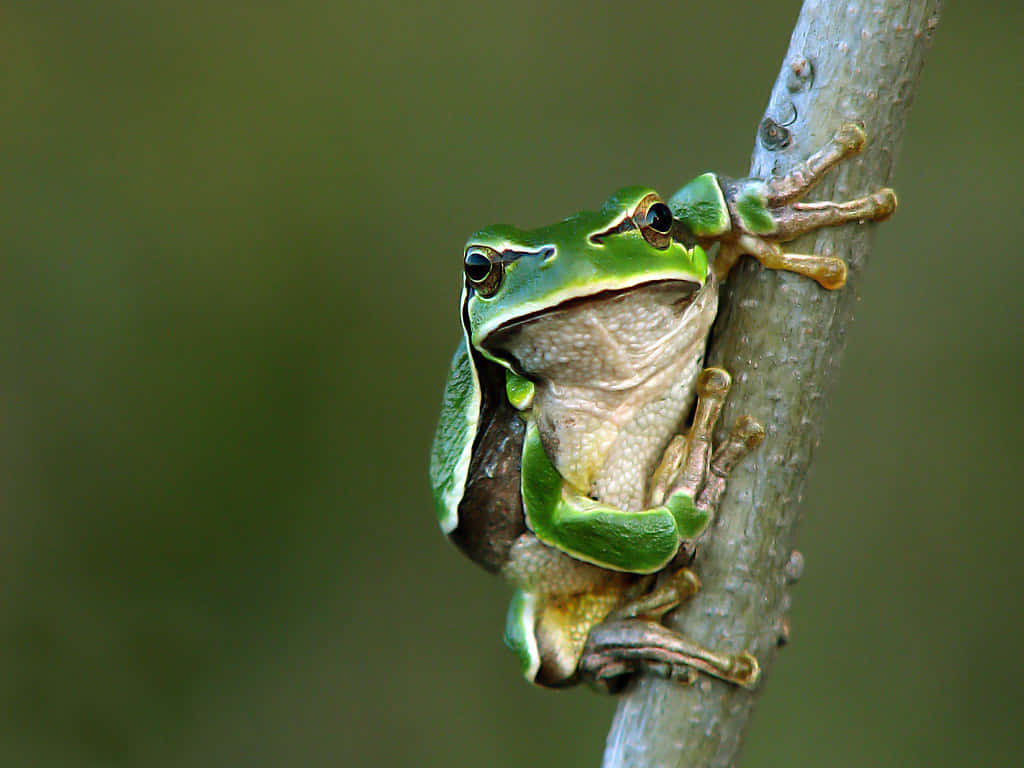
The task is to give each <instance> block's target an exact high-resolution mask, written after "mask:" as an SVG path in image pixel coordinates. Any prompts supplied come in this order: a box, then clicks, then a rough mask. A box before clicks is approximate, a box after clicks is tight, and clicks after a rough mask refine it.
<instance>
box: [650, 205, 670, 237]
mask: <svg viewBox="0 0 1024 768" xmlns="http://www.w3.org/2000/svg"><path fill="white" fill-rule="evenodd" d="M644 226H647V227H650V228H651V229H653V230H654V231H655V232H657V233H658V234H661V235H667V234H668V233H669V232H671V231H672V211H671V210H670V209H669V207H668V206H667V205H665V204H664V203H655V204H654V205H652V206H651V207H650V208H648V209H647V215H646V216H645V217H644Z"/></svg>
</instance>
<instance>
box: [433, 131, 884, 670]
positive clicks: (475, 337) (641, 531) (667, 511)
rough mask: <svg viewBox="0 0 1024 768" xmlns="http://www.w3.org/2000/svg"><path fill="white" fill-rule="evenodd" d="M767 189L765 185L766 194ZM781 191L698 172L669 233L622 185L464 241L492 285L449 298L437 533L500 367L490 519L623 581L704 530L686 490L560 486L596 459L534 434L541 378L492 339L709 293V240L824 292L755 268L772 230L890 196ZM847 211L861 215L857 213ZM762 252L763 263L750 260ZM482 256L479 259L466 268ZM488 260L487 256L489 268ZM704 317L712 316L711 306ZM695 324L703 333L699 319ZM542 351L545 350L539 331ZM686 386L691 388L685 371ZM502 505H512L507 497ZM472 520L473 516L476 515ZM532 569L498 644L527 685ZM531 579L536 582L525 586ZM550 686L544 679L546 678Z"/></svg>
mask: <svg viewBox="0 0 1024 768" xmlns="http://www.w3.org/2000/svg"><path fill="white" fill-rule="evenodd" d="M843 130H846V131H848V132H850V133H848V134H846V135H844V134H842V133H840V134H837V138H836V139H835V140H834V141H833V145H831V147H830V149H829V151H830V152H831V154H830V155H828V156H827V157H826V151H825V150H823V151H822V152H821V153H819V155H820V156H821V157H824V158H825V159H824V160H821V161H820V162H819V163H818V165H813V162H814V158H811V159H810V160H809V161H808V165H806V166H805V168H804V171H805V174H806V176H807V177H808V179H810V180H809V181H808V182H801V183H802V184H804V186H803V187H801V189H800V190H799V192H800V194H802V192H803V191H805V189H806V187H808V186H810V184H811V183H813V182H814V180H815V179H816V178H817V176H820V174H821V173H823V172H824V170H826V169H827V168H828V167H830V166H831V165H834V164H835V163H836V162H838V160H839V159H841V158H842V157H843V156H845V155H847V154H850V153H852V152H855V151H857V150H858V149H859V148H860V145H861V144H862V143H863V134H861V133H860V132H859V130H857V129H855V128H854V127H848V128H844V129H843ZM816 157H817V156H816ZM781 181H782V182H786V181H787V179H783V180H781ZM772 183H775V184H776V186H775V187H772V186H771V184H772ZM779 189H783V190H784V193H785V194H786V195H788V197H786V199H785V200H784V201H783V202H787V203H788V201H790V200H792V199H794V198H795V197H797V196H798V195H797V194H796V193H795V192H794V191H793V187H792V184H791V186H790V187H785V184H782V185H781V186H780V180H769V181H767V182H765V181H760V180H742V181H738V182H732V181H730V180H723V179H720V178H719V177H717V176H716V175H715V174H711V173H708V174H704V175H702V176H699V177H697V178H696V179H694V180H693V181H691V182H690V183H689V184H687V185H686V186H684V187H683V188H682V189H681V190H680V191H679V192H677V193H676V194H675V195H673V196H672V197H671V198H669V200H667V201H666V203H667V205H668V210H670V212H671V227H670V228H667V227H666V226H665V224H664V218H662V219H660V220H657V222H656V224H657V226H653V225H652V224H651V222H652V219H650V218H649V214H648V212H649V211H653V210H655V209H654V208H653V207H652V206H653V205H654V204H659V205H661V206H662V208H661V209H660V210H661V212H662V214H664V215H667V211H666V209H664V204H663V203H661V201H660V200H659V199H658V198H657V195H656V194H655V193H654V192H653V191H652V190H650V189H647V188H642V187H630V188H627V189H623V190H621V191H619V192H618V193H616V194H614V195H612V196H611V197H610V198H608V200H607V201H605V203H604V204H603V205H602V206H601V208H600V209H599V210H598V211H594V212H589V211H588V212H581V213H578V214H575V215H573V216H571V217H569V218H567V219H565V220H564V221H561V222H559V223H557V224H553V225H551V226H547V227H542V228H539V229H534V230H521V229H516V228H513V227H509V226H492V227H488V228H486V229H483V230H480V231H479V232H477V233H475V234H474V235H473V236H472V237H471V238H470V240H469V242H468V244H467V249H466V253H467V265H469V261H470V256H473V255H478V254H485V255H486V257H487V259H493V260H497V261H500V266H501V273H500V280H499V281H497V282H496V283H495V284H494V285H487V284H485V283H483V282H480V283H477V282H474V279H473V275H472V274H471V272H470V270H469V266H467V275H468V277H467V280H466V283H465V288H464V290H463V294H462V301H461V317H462V321H463V331H464V340H463V344H462V345H460V348H459V350H458V351H457V352H456V355H455V358H454V359H453V361H452V367H451V370H450V372H449V379H448V384H447V387H446V389H445V395H444V400H443V403H442V411H441V415H440V419H439V423H438V428H437V433H436V436H435V440H434V445H433V449H432V452H431V462H430V476H431V484H432V489H433V497H434V503H435V507H436V510H437V515H438V520H439V522H440V525H441V528H442V530H443V531H444V532H445V533H446V534H449V535H453V537H456V536H458V535H459V531H458V530H457V529H459V528H460V523H462V524H465V523H466V522H467V521H466V520H465V519H463V520H461V521H460V512H461V513H462V514H465V511H466V507H465V505H463V506H461V507H460V505H461V504H462V503H463V501H464V499H465V498H466V494H467V487H468V486H469V485H471V484H472V482H473V478H472V477H471V473H472V472H474V471H479V470H474V469H473V467H474V466H477V465H479V458H480V457H479V456H475V455H474V451H475V449H480V448H481V446H482V445H483V443H484V442H485V441H482V440H481V439H480V436H481V433H482V432H483V431H484V430H486V429H492V428H493V426H494V418H492V416H491V413H493V412H494V409H495V405H494V403H493V402H492V401H493V400H494V396H493V395H490V396H485V394H484V392H483V389H484V387H483V386H482V381H484V380H489V381H493V380H494V377H493V374H490V373H488V371H493V370H497V369H495V368H494V366H499V367H500V368H501V369H504V371H505V382H504V387H503V388H502V390H501V394H500V397H502V398H504V400H505V408H506V410H507V412H508V413H510V414H518V416H519V418H521V420H522V422H521V423H523V424H524V425H525V426H524V427H523V428H522V431H521V432H518V433H517V432H516V431H515V429H513V428H512V427H509V429H508V431H507V434H508V435H518V437H517V439H518V441H519V442H517V443H514V444H515V445H516V446H521V453H520V455H519V456H518V462H513V464H515V463H517V464H518V466H517V467H516V469H518V470H519V472H518V474H517V475H515V476H514V477H513V480H514V481H516V482H518V483H519V488H518V491H519V496H521V510H520V509H518V508H513V509H511V511H509V509H505V511H504V512H502V513H501V514H502V515H504V516H505V517H509V516H510V515H515V514H519V515H520V516H522V517H525V525H526V529H528V531H527V534H526V535H527V536H530V535H531V534H532V536H535V537H536V539H539V540H540V542H543V544H544V545H546V546H547V547H549V548H551V549H552V550H554V551H555V552H557V553H563V555H568V556H569V557H568V558H563V559H567V560H570V561H571V562H577V561H578V562H580V563H582V564H591V565H592V566H597V567H598V568H599V569H606V570H607V571H613V572H621V573H625V574H650V573H654V572H657V571H659V570H661V569H663V568H665V566H666V565H668V564H669V563H670V562H671V561H672V559H673V557H674V556H675V555H676V554H677V552H678V550H679V547H680V544H681V542H683V541H685V540H692V539H693V538H694V537H696V536H697V535H698V534H700V533H701V532H702V531H703V530H704V529H705V527H706V526H707V523H708V520H709V510H708V508H707V506H706V505H705V506H703V507H702V506H701V505H700V504H697V503H695V499H694V497H693V496H694V494H693V492H692V489H690V490H686V489H683V488H679V487H670V488H669V489H668V492H667V494H666V495H665V497H664V498H663V499H660V503H658V504H656V505H653V506H650V507H648V508H643V509H623V508H619V507H617V506H614V505H612V504H609V503H604V502H602V501H598V500H596V499H595V498H594V495H595V494H594V493H593V491H592V489H590V488H586V487H582V486H581V485H580V484H579V483H578V482H577V483H574V482H572V477H567V475H571V474H572V473H571V472H570V471H568V470H563V471H560V468H563V467H566V466H570V465H572V466H575V465H579V464H582V465H583V466H585V467H588V466H590V465H593V464H595V462H598V461H600V460H602V458H603V457H598V458H593V457H587V456H583V457H582V458H580V457H579V456H576V455H573V453H572V452H573V451H574V450H577V449H574V448H572V447H566V446H565V445H564V444H562V443H560V442H559V441H558V440H557V439H552V438H551V436H550V434H545V420H544V416H545V413H544V412H538V411H537V405H536V404H535V402H534V388H535V387H534V381H538V382H539V380H538V379H536V377H534V381H531V380H530V379H529V378H527V377H526V376H525V375H523V374H524V371H522V370H518V361H517V360H516V359H515V358H514V356H513V355H511V354H508V353H506V352H505V351H503V348H502V347H501V345H500V344H496V343H494V340H495V339H497V338H499V337H500V336H501V334H503V333H506V334H507V333H508V332H509V329H514V330H516V329H518V328H520V327H523V326H527V325H528V323H530V322H533V320H534V319H535V318H537V317H540V316H544V315H545V314H546V313H555V314H557V312H566V313H567V312H570V311H571V310H567V309H565V308H566V307H572V306H577V305H579V303H580V302H588V301H589V302H594V301H595V300H596V301H601V300H602V299H601V298H600V297H603V296H605V295H607V296H614V295H619V294H622V293H623V292H627V291H630V290H632V289H635V288H637V287H638V286H648V285H651V284H677V285H678V284H688V285H690V286H693V287H695V288H696V289H698V290H699V289H701V288H703V287H704V286H705V284H708V281H709V280H710V281H712V282H711V283H710V284H709V288H710V289H713V288H714V286H715V285H716V283H715V282H714V280H715V276H714V275H713V274H712V270H711V269H710V267H709V264H708V258H707V255H706V251H705V247H706V246H707V245H709V244H711V243H714V242H721V243H722V247H723V253H726V249H731V250H732V251H733V252H746V253H752V254H753V255H755V256H757V258H759V260H761V261H762V263H765V264H766V266H770V267H773V268H783V269H790V270H793V271H798V272H801V273H802V274H806V275H808V276H811V277H814V278H815V279H818V280H819V282H822V284H823V285H826V283H825V282H824V281H823V280H822V279H820V278H819V277H818V276H817V275H816V274H815V273H812V271H810V267H808V266H806V265H805V263H804V261H801V262H800V263H799V264H798V265H797V266H793V265H792V264H790V263H786V264H782V263H767V262H768V261H771V260H772V259H773V258H774V256H775V255H782V254H781V250H780V249H778V247H777V246H776V245H774V244H773V243H769V241H770V240H771V239H772V238H773V236H774V235H775V233H776V232H778V231H779V230H780V228H781V230H782V232H783V234H785V235H786V237H777V238H775V239H777V240H780V241H781V240H784V239H792V237H795V236H797V235H799V234H801V233H802V232H806V231H810V230H812V229H816V228H817V227H819V226H829V225H834V224H838V223H842V222H843V221H852V220H863V219H867V218H872V219H881V218H884V217H885V216H887V215H888V214H889V213H890V212H891V211H892V209H893V207H894V206H895V196H894V195H892V193H891V190H883V191H882V192H881V193H876V196H878V197H877V199H875V197H871V198H862V199H860V200H858V201H852V202H851V203H847V204H841V205H842V206H846V208H844V209H843V210H842V211H841V212H840V213H836V212H835V210H838V209H837V208H836V205H834V204H831V203H826V204H809V205H807V206H803V207H802V208H801V206H800V205H799V204H798V205H794V206H790V207H789V208H788V209H786V210H785V211H783V210H782V209H781V208H780V207H779V205H778V204H777V203H778V199H777V198H773V197H772V195H773V194H774V193H775V192H776V191H777V190H779ZM781 194H782V193H780V195H781ZM858 205H859V206H860V207H856V206H858ZM814 206H819V208H814ZM821 206H832V209H835V210H832V209H830V212H823V211H821ZM840 207H841V206H840ZM797 209H799V210H798V211H797ZM812 209H813V210H812ZM793 211H797V212H796V213H793ZM806 211H811V212H810V213H807V212H806ZM645 216H648V218H645ZM652 226H653V229H652ZM765 238H767V239H765ZM765 243H769V244H768V245H765ZM766 249H767V250H766ZM758 252H760V254H761V255H758ZM766 253H767V260H766V259H764V258H762V256H764V255H765V254H766ZM482 258H483V257H479V256H478V261H480V260H481V259H482ZM796 258H797V259H801V260H805V261H806V262H807V263H811V262H813V266H814V267H815V268H817V267H818V266H819V262H824V261H826V259H824V257H813V256H811V257H807V256H798V257H796ZM720 259H721V260H723V261H729V265H731V263H734V262H735V257H731V259H726V258H722V257H720ZM831 261H832V262H835V261H836V260H834V259H833V260H831ZM494 263H496V262H491V264H492V267H493V264H494ZM840 266H841V264H840ZM727 269H728V266H727V267H726V270H727ZM481 270H482V268H481ZM805 270H806V271H805ZM489 274H493V273H489ZM721 276H722V275H719V277H721ZM838 284H841V282H840V283H838ZM838 284H831V285H827V286H826V287H837V285H838ZM595 297H597V298H596V299H595ZM556 309H557V312H556ZM710 313H711V316H712V317H713V313H714V306H713V305H712V306H711V309H710ZM702 322H703V321H702ZM700 327H701V333H703V334H705V337H706V333H707V332H709V329H710V323H709V322H708V323H706V325H705V324H702V325H701V326H700ZM553 338H558V337H557V336H556V337H553ZM699 341H700V343H699V345H696V346H694V347H693V348H692V350H691V351H689V352H688V353H687V354H688V355H690V356H691V357H692V360H690V361H688V362H689V363H692V365H693V366H694V367H695V369H696V370H699V368H700V364H701V360H702V356H703V348H704V341H705V338H700V340H699ZM545 343H549V342H548V340H547V338H546V337H545ZM541 346H543V345H541ZM546 348H547V347H544V349H546ZM553 351H554V352H555V353H557V352H559V350H557V349H555V350H553ZM684 362H687V361H684ZM488 367H489V368H488ZM485 368H488V371H485V370H484V369H485ZM723 373H724V372H723ZM488 376H490V378H488ZM544 383H547V382H544ZM687 386H689V387H690V388H691V390H692V377H691V379H690V383H689V384H688V385H687ZM488 397H490V400H488ZM488 403H490V404H488ZM509 406H510V407H509ZM485 410H489V411H490V412H491V413H486V412H484V411H485ZM502 418H504V419H506V420H507V421H509V422H510V423H511V421H512V420H513V418H512V417H511V416H507V415H506V416H503V417H502ZM549 432H550V430H549ZM503 434H504V433H503ZM474 461H476V464H474ZM574 461H575V464H573V462H574ZM503 466H507V464H498V463H495V464H494V466H492V467H489V468H488V470H487V472H485V473H483V474H485V475H487V477H488V479H489V480H493V479H494V478H493V477H492V475H494V474H495V473H496V472H497V474H500V472H499V471H497V470H495V467H503ZM705 468H706V460H705ZM498 480H500V477H499V478H498ZM474 503H475V504H477V502H475V501H474ZM480 506H488V505H486V504H484V505H480V504H477V508H479V507H480ZM497 506H500V505H497ZM506 506H507V505H506ZM513 506H517V502H516V504H513ZM634 506H635V505H634ZM474 514H476V515H477V518H479V517H480V515H481V514H488V513H486V512H484V513H481V512H475V513H474ZM498 514H499V513H498V512H495V513H494V515H496V516H497V515H498ZM492 522H493V521H492ZM484 528H486V530H487V531H491V530H492V529H491V528H487V527H486V526H484ZM457 543H458V542H457ZM460 546H463V545H462V544H460ZM463 548H464V549H467V554H470V556H472V557H474V559H478V561H480V562H481V563H483V564H484V565H485V567H489V568H490V569H492V570H499V569H501V570H502V572H503V573H505V574H506V576H508V575H509V574H508V572H507V571H506V565H505V560H504V558H512V557H513V556H512V555H510V554H508V552H507V550H502V551H501V553H500V557H499V556H495V558H494V561H491V560H488V561H487V562H485V558H478V557H476V556H475V555H474V554H473V552H471V551H469V549H468V548H467V547H465V546H463ZM563 555H558V556H559V557H563ZM583 567H589V566H583ZM530 568H533V569H534V570H532V571H529V572H528V573H527V577H528V578H524V577H523V576H522V575H521V571H522V569H520V571H519V573H520V575H519V576H517V577H510V578H511V580H512V581H513V583H514V584H515V586H516V587H517V588H518V589H517V592H516V595H515V597H514V598H513V601H512V605H511V606H510V611H509V617H508V622H507V627H506V641H507V642H508V644H509V645H510V646H511V647H512V649H513V650H514V651H515V652H516V653H517V654H518V655H519V657H520V661H521V664H522V667H523V671H524V674H525V675H526V676H527V678H528V679H531V680H533V679H534V678H535V677H536V675H537V673H538V669H539V666H540V651H539V650H538V637H539V636H540V635H539V629H538V627H539V623H538V622H539V621H540V619H539V618H538V617H539V615H540V613H539V612H540V611H541V610H542V609H543V608H544V606H545V604H546V601H547V604H550V599H551V598H550V597H549V594H550V593H549V592H548V591H547V589H546V587H545V586H544V585H543V579H544V578H545V576H544V570H543V569H542V568H541V569H539V570H538V569H537V568H534V566H533V565H530ZM538 574H539V576H538ZM537 578H539V579H540V583H539V584H538V583H535V579H537ZM612 607H614V606H609V607H608V608H602V609H601V611H602V612H599V613H598V614H597V615H596V616H595V615H589V614H588V616H587V618H586V621H585V622H582V621H581V623H580V626H581V627H582V629H583V630H589V628H590V627H592V626H594V625H595V624H596V623H597V622H599V621H600V620H602V619H603V617H604V616H605V615H607V614H608V613H609V611H610V610H611V608H612ZM570 628H571V626H570ZM567 653H568V659H569V660H568V662H567V664H568V665H569V666H568V667H566V668H565V669H563V671H562V673H561V674H562V677H563V678H564V677H566V676H567V675H568V672H569V670H570V669H572V668H573V667H574V665H575V663H576V661H577V660H578V657H579V653H580V650H579V648H578V647H576V648H574V649H573V650H572V651H571V652H570V651H567ZM563 666H565V665H563ZM558 682H559V681H557V680H556V684H557V683H558Z"/></svg>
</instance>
